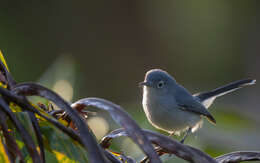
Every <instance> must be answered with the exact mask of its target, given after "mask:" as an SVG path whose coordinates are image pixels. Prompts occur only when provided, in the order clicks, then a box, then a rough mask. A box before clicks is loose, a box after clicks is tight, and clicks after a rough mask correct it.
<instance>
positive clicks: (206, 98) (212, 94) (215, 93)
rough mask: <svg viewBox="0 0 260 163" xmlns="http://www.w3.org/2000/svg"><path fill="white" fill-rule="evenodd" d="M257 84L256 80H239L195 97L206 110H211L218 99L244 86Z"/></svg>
mask: <svg viewBox="0 0 260 163" xmlns="http://www.w3.org/2000/svg"><path fill="white" fill-rule="evenodd" d="M255 83H256V80H255V79H244V80H239V81H235V82H232V83H229V84H227V85H224V86H222V87H219V88H216V89H214V90H212V91H209V92H202V93H198V94H195V95H193V96H194V97H196V98H197V99H198V100H199V101H200V102H201V103H202V104H203V105H204V106H205V107H206V108H209V107H210V106H211V104H212V103H213V102H214V100H215V99H216V98H217V97H219V96H223V95H225V94H227V93H230V92H233V91H235V90H237V89H240V88H243V87H244V86H248V85H253V84H255Z"/></svg>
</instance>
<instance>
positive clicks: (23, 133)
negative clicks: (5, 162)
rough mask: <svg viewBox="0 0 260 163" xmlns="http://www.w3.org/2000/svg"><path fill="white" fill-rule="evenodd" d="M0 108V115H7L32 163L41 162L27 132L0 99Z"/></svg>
mask: <svg viewBox="0 0 260 163" xmlns="http://www.w3.org/2000/svg"><path fill="white" fill-rule="evenodd" d="M0 107H1V109H3V111H4V112H3V111H2V110H1V109H0V114H6V115H8V117H9V118H10V120H11V121H12V123H13V124H14V125H15V127H16V128H17V130H18V131H19V133H20V135H21V137H22V139H23V141H24V143H25V146H26V148H27V150H28V152H29V154H30V155H31V157H32V159H33V161H34V162H37V163H41V162H42V160H41V159H40V156H39V154H38V152H37V150H36V146H35V144H34V142H33V140H32V137H31V136H30V135H29V134H28V132H27V131H26V129H25V128H24V127H23V126H22V125H21V123H20V122H19V120H18V119H17V118H16V116H15V115H14V114H13V112H12V111H11V109H10V108H9V106H8V105H7V104H6V102H5V101H4V100H3V99H2V98H0Z"/></svg>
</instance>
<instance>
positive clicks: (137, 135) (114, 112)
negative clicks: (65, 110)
mask: <svg viewBox="0 0 260 163" xmlns="http://www.w3.org/2000/svg"><path fill="white" fill-rule="evenodd" d="M71 106H72V107H73V108H74V109H79V108H84V107H86V106H94V107H96V108H99V109H102V110H106V111H107V112H108V113H109V114H110V116H111V117H112V118H113V119H114V121H115V122H116V123H118V124H119V125H121V126H122V127H123V128H124V129H125V132H127V135H128V136H129V138H131V139H132V140H133V141H134V142H135V143H136V144H137V145H138V146H139V147H140V149H142V150H143V152H144V153H145V154H146V155H147V156H148V157H149V159H150V160H151V162H152V163H158V162H161V160H160V158H159V156H158V155H157V153H156V152H155V150H154V149H153V146H152V144H151V142H150V141H149V140H148V139H147V138H146V136H145V134H144V133H143V132H142V130H141V128H140V127H139V126H138V124H137V123H136V122H135V121H134V120H133V119H132V118H131V117H130V115H129V114H128V113H127V112H125V111H124V109H123V108H121V107H120V106H119V105H116V104H114V103H112V102H110V101H107V100H105V99H101V98H84V99H81V100H79V101H77V102H75V103H73V104H72V105H71Z"/></svg>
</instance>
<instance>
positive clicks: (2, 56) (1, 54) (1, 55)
mask: <svg viewBox="0 0 260 163" xmlns="http://www.w3.org/2000/svg"><path fill="white" fill-rule="evenodd" d="M0 60H1V61H2V62H3V64H4V65H5V67H6V69H7V71H9V68H8V66H7V64H6V61H5V58H4V55H3V53H2V52H1V50H0Z"/></svg>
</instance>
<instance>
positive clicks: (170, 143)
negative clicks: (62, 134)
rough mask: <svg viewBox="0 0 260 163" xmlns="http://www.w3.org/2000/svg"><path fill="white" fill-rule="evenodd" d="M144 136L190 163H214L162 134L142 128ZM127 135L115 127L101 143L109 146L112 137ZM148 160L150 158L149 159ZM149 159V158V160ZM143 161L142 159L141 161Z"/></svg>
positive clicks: (164, 150) (197, 151) (204, 154)
mask: <svg viewBox="0 0 260 163" xmlns="http://www.w3.org/2000/svg"><path fill="white" fill-rule="evenodd" d="M142 131H143V133H144V134H145V135H146V137H147V138H148V139H149V140H150V141H151V142H152V143H153V144H155V145H158V146H159V147H160V148H161V149H162V150H163V152H164V153H170V154H175V155H176V156H178V157H179V158H182V159H184V160H187V161H188V162H192V163H216V161H215V160H214V159H213V158H211V157H210V156H208V155H207V154H206V153H203V152H201V151H200V150H198V149H196V148H193V147H190V146H187V145H184V144H181V143H179V142H178V141H175V140H173V139H171V138H169V137H167V136H164V135H162V134H159V133H155V132H152V131H149V130H142ZM121 136H127V137H130V136H129V134H128V132H126V130H124V129H117V130H114V131H112V132H111V133H110V134H108V135H107V136H105V137H104V138H103V139H102V141H101V143H100V144H101V145H102V146H103V147H104V148H107V147H109V145H110V141H111V140H112V139H114V138H117V137H121ZM149 160H150V159H149ZM150 161H151V160H150ZM143 162H144V161H143Z"/></svg>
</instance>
